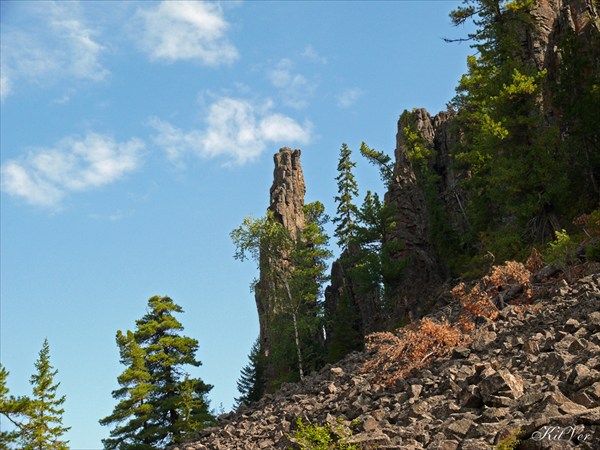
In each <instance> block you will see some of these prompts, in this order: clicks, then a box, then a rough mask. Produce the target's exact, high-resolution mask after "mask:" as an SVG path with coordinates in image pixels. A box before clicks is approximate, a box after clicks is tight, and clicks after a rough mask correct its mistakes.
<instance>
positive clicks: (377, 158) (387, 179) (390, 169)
mask: <svg viewBox="0 0 600 450" xmlns="http://www.w3.org/2000/svg"><path fill="white" fill-rule="evenodd" d="M360 154H361V155H362V156H364V157H365V158H366V159H367V161H369V162H370V163H371V164H373V165H374V166H375V167H377V168H378V169H379V176H380V178H381V181H383V183H384V184H385V186H386V187H389V186H390V184H391V183H392V181H393V179H394V163H393V161H392V158H391V157H390V156H389V155H386V154H385V153H383V152H380V151H377V150H375V149H374V148H371V147H369V146H368V145H367V144H365V143H364V142H363V143H362V144H361V145H360Z"/></svg>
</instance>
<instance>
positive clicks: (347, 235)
mask: <svg viewBox="0 0 600 450" xmlns="http://www.w3.org/2000/svg"><path fill="white" fill-rule="evenodd" d="M351 154H352V150H350V149H349V148H348V146H347V145H346V144H342V147H341V148H340V159H339V162H338V166H337V170H338V176H337V177H335V179H336V181H337V185H338V195H337V196H336V197H335V198H334V199H335V201H336V203H337V213H336V216H335V217H334V218H333V223H335V224H337V226H336V228H335V232H334V235H335V236H336V237H337V239H338V240H337V243H338V245H339V246H340V247H342V248H344V249H345V248H348V244H349V243H350V241H351V240H352V237H353V236H354V231H355V227H356V216H357V214H358V208H357V207H356V205H355V204H354V203H353V200H354V198H356V196H358V185H357V184H356V180H355V178H354V174H353V173H352V170H353V169H354V168H355V167H356V163H355V162H353V161H352V160H351V159H350V155H351Z"/></svg>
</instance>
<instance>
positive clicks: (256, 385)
mask: <svg viewBox="0 0 600 450" xmlns="http://www.w3.org/2000/svg"><path fill="white" fill-rule="evenodd" d="M248 360H249V361H248V364H247V365H245V366H244V368H243V369H242V371H241V373H240V378H239V380H238V382H237V388H238V392H239V393H240V396H239V397H237V398H236V399H235V407H236V408H237V407H239V406H241V405H249V404H250V403H253V402H257V401H258V400H260V399H261V397H262V396H263V394H264V393H265V379H264V369H265V368H264V365H265V362H264V355H263V353H262V351H261V348H260V340H259V339H256V341H254V344H252V348H251V349H250V355H248Z"/></svg>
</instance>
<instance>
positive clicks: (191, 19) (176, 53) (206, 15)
mask: <svg viewBox="0 0 600 450" xmlns="http://www.w3.org/2000/svg"><path fill="white" fill-rule="evenodd" d="M137 19H138V20H140V21H141V29H140V30H137V29H136V31H135V33H136V36H137V39H138V43H139V45H140V47H141V48H142V50H144V51H145V52H146V53H148V54H149V55H150V58H151V59H153V60H164V61H169V62H172V61H177V60H197V61H200V62H202V63H204V64H206V65H208V66H218V65H220V64H227V63H231V62H233V61H235V60H236V59H237V58H238V52H237V49H236V48H235V47H234V46H233V45H232V44H231V43H230V42H229V41H228V40H227V37H226V35H225V33H226V31H227V29H228V28H229V24H228V23H227V21H226V20H225V18H224V17H223V12H222V10H221V8H220V6H219V5H218V4H217V3H205V2H179V1H163V2H161V3H160V4H159V5H158V6H156V7H153V8H145V9H139V10H138V12H137Z"/></svg>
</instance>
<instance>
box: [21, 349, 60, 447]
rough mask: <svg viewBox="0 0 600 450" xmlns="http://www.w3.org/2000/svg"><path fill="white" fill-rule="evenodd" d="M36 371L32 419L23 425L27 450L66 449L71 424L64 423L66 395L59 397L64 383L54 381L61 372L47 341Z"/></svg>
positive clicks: (29, 410) (30, 406)
mask: <svg viewBox="0 0 600 450" xmlns="http://www.w3.org/2000/svg"><path fill="white" fill-rule="evenodd" d="M35 368H36V373H34V374H33V375H32V376H31V380H30V382H31V384H32V386H33V397H32V398H31V401H30V402H29V404H28V406H27V416H28V417H29V422H28V423H27V424H26V425H25V426H24V427H23V428H22V437H21V440H22V442H23V447H22V448H23V450H66V449H67V448H68V447H67V443H68V441H64V440H62V436H63V435H64V434H65V433H66V432H67V431H69V429H70V427H64V426H63V424H62V415H63V413H64V409H63V408H62V407H61V406H62V405H63V404H64V402H65V400H66V397H65V396H64V395H63V396H61V397H58V396H57V390H58V387H59V385H60V383H55V382H54V377H55V376H56V374H57V373H58V371H57V370H54V368H53V367H52V365H51V364H50V346H49V344H48V339H45V340H44V344H43V345H42V349H41V350H40V353H39V358H38V360H37V361H36V362H35Z"/></svg>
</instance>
